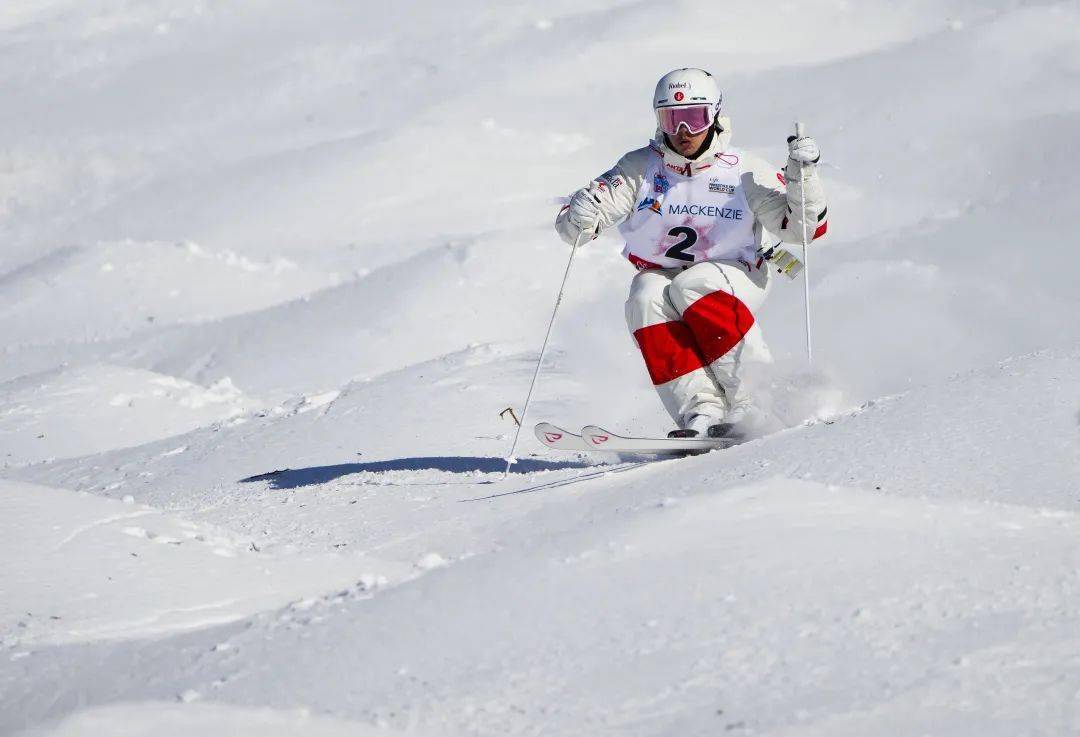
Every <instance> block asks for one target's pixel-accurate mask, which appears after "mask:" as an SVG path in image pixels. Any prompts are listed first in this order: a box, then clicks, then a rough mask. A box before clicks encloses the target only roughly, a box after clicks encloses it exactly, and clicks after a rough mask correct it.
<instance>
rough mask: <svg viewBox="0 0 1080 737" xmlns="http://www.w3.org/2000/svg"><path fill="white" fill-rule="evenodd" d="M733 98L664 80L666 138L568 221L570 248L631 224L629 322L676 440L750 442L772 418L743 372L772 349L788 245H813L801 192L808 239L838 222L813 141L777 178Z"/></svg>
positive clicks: (703, 81) (658, 109)
mask: <svg viewBox="0 0 1080 737" xmlns="http://www.w3.org/2000/svg"><path fill="white" fill-rule="evenodd" d="M721 100H722V96H721V93H720V88H719V86H718V85H717V83H716V79H715V78H714V77H713V76H712V75H711V74H709V73H708V72H706V71H704V70H702V69H676V70H674V71H671V72H668V73H667V74H665V75H664V76H663V77H661V78H660V81H659V82H657V84H656V91H655V92H654V94H653V110H654V111H655V113H656V120H657V131H656V137H655V139H654V140H652V141H650V143H649V145H648V146H646V147H644V148H640V149H637V150H635V151H631V152H629V153H628V154H626V155H625V156H623V157H622V158H621V159H619V161H618V163H617V164H615V166H614V167H613V168H611V169H609V170H608V171H606V172H604V173H603V174H601V175H600V176H599V177H597V178H596V179H594V180H592V181H591V182H590V183H589V184H588V185H587V186H586V187H583V188H582V189H579V190H578V191H577V192H575V193H574V194H573V195H572V196H571V198H570V203H569V204H568V205H565V206H564V207H563V208H562V210H561V211H560V212H559V215H558V218H557V219H556V224H555V225H556V229H557V230H558V232H559V235H560V236H561V237H562V238H563V240H565V241H566V242H567V243H569V244H571V245H574V244H575V243H577V242H578V239H579V237H580V236H581V235H582V234H588V235H589V236H591V238H596V237H597V235H599V234H600V232H602V231H603V230H606V229H607V228H610V227H612V226H614V225H618V227H619V233H620V234H621V236H622V238H623V240H624V241H625V243H626V245H625V247H624V248H623V255H624V256H625V257H626V258H627V259H629V260H630V262H631V263H632V264H633V265H634V266H635V267H637V269H638V273H637V275H636V276H635V277H634V279H633V281H632V282H631V284H630V296H629V298H628V299H627V301H626V323H627V327H628V328H629V329H630V332H631V333H632V334H633V336H634V339H635V340H636V341H637V345H638V348H639V349H640V350H641V355H642V358H644V359H645V367H646V369H647V370H648V372H649V377H650V378H651V379H652V382H653V385H654V386H655V387H656V390H657V392H658V393H659V395H660V400H661V401H662V402H663V404H664V407H665V409H667V411H668V413H669V414H670V415H671V417H672V418H673V419H674V420H675V422H676V424H677V425H678V429H676V430H673V431H672V432H670V433H669V434H668V436H669V437H675V438H692V437H698V436H708V437H712V438H731V439H732V440H733V441H737V440H739V439H743V438H745V437H747V436H750V435H753V434H756V433H757V432H760V430H761V428H762V426H763V424H764V422H765V416H764V414H763V413H762V412H761V410H760V409H758V408H757V407H756V406H755V405H754V403H753V401H752V400H751V397H750V395H749V392H748V391H747V389H746V386H745V384H744V382H743V380H742V376H741V373H742V372H741V369H742V363H743V359H744V356H743V352H744V348H745V347H746V345H747V339H748V338H750V339H751V340H752V341H754V342H756V343H758V344H760V345H762V346H763V345H764V343H763V342H762V341H761V339H760V335H759V332H760V329H759V328H758V326H757V324H756V322H755V318H754V315H755V313H756V312H757V311H758V309H759V308H760V307H761V304H762V302H763V301H764V299H765V296H766V294H767V293H768V290H769V268H768V261H767V258H768V256H769V255H770V254H771V252H772V246H774V245H776V239H775V237H779V238H780V239H781V240H785V241H789V242H797V243H801V242H802V239H803V228H804V223H803V216H804V209H803V207H802V205H803V201H802V198H805V217H806V220H807V222H806V224H805V227H806V234H807V237H808V238H809V239H811V240H812V239H816V238H819V237H821V236H822V235H824V234H825V230H826V227H827V221H826V219H825V216H826V207H825V194H824V190H823V188H822V185H821V181H820V179H819V177H818V172H817V168H818V167H817V164H818V161H819V160H820V159H821V154H820V152H819V149H818V145H817V143H816V142H815V141H814V139H813V138H810V137H809V136H803V137H799V138H796V137H795V136H792V137H791V138H789V139H788V161H787V165H786V167H785V168H784V170H783V172H780V171H777V170H776V169H775V168H774V167H772V166H770V165H769V164H766V163H765V162H763V161H761V160H760V159H758V158H757V157H754V156H752V155H750V154H748V153H746V152H745V151H741V150H739V149H737V148H734V147H733V146H731V121H730V120H729V119H728V118H727V117H726V116H722V115H720V103H721ZM770 233H771V234H774V236H775V237H774V236H770Z"/></svg>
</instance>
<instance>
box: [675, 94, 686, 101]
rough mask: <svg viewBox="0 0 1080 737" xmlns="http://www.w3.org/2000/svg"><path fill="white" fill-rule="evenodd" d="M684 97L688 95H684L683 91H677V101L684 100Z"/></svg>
mask: <svg viewBox="0 0 1080 737" xmlns="http://www.w3.org/2000/svg"><path fill="white" fill-rule="evenodd" d="M684 97H686V95H684V94H683V93H682V92H676V93H675V102H682V101H683V98H684Z"/></svg>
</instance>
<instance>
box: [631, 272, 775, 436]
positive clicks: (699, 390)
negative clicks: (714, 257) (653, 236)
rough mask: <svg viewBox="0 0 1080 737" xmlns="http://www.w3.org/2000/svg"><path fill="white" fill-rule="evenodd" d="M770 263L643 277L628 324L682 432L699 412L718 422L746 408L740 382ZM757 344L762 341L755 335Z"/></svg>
mask: <svg viewBox="0 0 1080 737" xmlns="http://www.w3.org/2000/svg"><path fill="white" fill-rule="evenodd" d="M768 287H769V271H768V264H761V265H760V266H759V265H758V264H752V263H748V262H744V261H705V262H702V263H699V264H695V265H693V266H691V267H689V268H687V269H647V270H645V271H640V272H638V274H637V276H635V277H634V280H633V282H632V283H631V284H630V296H629V298H628V299H627V300H626V324H627V327H629V328H630V332H631V333H633V335H634V339H635V340H636V341H637V344H638V348H639V349H640V350H641V356H642V358H644V359H645V367H646V369H647V370H648V372H649V376H650V378H651V379H652V382H653V385H655V386H656V391H657V393H658V394H659V395H660V400H661V401H662V402H663V403H664V408H665V409H667V411H668V414H670V415H671V417H672V419H674V420H675V422H676V423H678V425H679V426H680V427H685V426H686V425H687V424H688V423H689V422H690V420H691V419H692V418H693V417H694V416H695V415H707V416H710V417H715V418H716V419H717V422H719V421H720V420H722V419H723V417H724V415H725V414H726V413H727V412H728V411H729V410H731V409H733V408H735V407H737V406H742V405H745V404H747V403H749V401H750V398H749V396H748V393H747V391H746V388H745V387H744V385H743V382H742V380H741V378H740V373H741V369H742V364H743V361H744V355H743V353H744V348H745V346H746V337H747V335H748V334H749V333H751V331H758V332H759V331H760V329H759V328H758V326H757V325H756V322H755V320H754V313H755V312H757V310H758V309H759V308H760V307H761V304H762V303H763V302H764V300H765V296H766V294H767V293H768ZM751 337H755V338H757V339H758V340H760V336H751Z"/></svg>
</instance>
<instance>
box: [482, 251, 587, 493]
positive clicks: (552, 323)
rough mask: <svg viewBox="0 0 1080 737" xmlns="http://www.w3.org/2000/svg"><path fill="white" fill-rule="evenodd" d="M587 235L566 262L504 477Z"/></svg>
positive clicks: (510, 464) (511, 461) (571, 252)
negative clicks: (577, 258) (575, 260)
mask: <svg viewBox="0 0 1080 737" xmlns="http://www.w3.org/2000/svg"><path fill="white" fill-rule="evenodd" d="M586 235H591V233H589V232H588V231H585V230H583V231H581V233H580V234H579V235H578V237H577V240H576V241H574V247H573V248H572V249H570V258H569V259H568V260H567V262H566V273H564V274H563V278H562V284H561V285H560V286H559V296H558V297H556V298H555V307H554V308H553V309H552V310H551V320H550V321H549V322H548V327H547V333H546V334H545V335H544V343H543V345H541V346H540V358H539V360H537V362H536V370H535V371H533V377H532V382H531V383H530V384H529V393H528V394H526V395H525V406H524V407H523V408H522V410H521V422H519V423H518V426H517V430H516V431H515V432H514V443H513V445H511V446H510V455H508V456H507V457H506V470H505V471H503V478H506V477H507V475H508V474H509V473H510V466H512V465H513V464H514V463H515V460H514V451H515V450H517V444H518V438H519V437H521V428H523V427H525V418H526V417H527V416H528V414H529V402H531V401H532V395H533V389H535V388H536V379H537V378H538V377H539V376H540V367H541V366H542V365H543V363H544V354H545V353H547V346H548V340H550V339H551V329H552V328H554V327H555V316H556V315H557V314H559V305H560V304H562V298H563V291H565V289H566V280H567V279H568V278H570V267H571V266H573V265H574V255H575V254H576V253H577V251H578V248H579V247H580V246H581V244H582V242H584V240H585V236H586Z"/></svg>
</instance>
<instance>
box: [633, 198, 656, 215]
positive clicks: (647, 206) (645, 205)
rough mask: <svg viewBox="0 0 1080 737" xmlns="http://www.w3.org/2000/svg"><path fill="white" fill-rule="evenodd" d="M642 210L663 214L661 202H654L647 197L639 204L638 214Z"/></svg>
mask: <svg viewBox="0 0 1080 737" xmlns="http://www.w3.org/2000/svg"><path fill="white" fill-rule="evenodd" d="M642 210H648V211H649V212H655V213H656V214H657V215H660V214H662V213H661V211H660V202H659V201H658V200H654V199H653V198H652V197H646V198H645V199H643V200H642V201H641V202H639V203H638V206H637V212H641V211H642Z"/></svg>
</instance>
